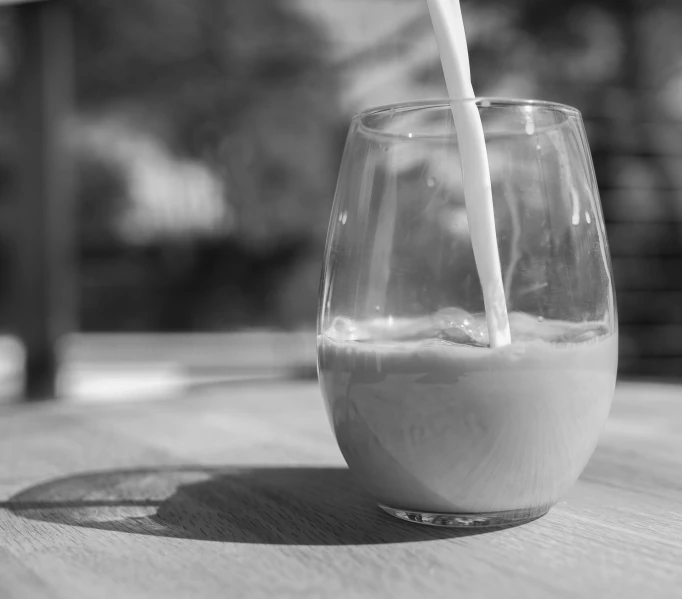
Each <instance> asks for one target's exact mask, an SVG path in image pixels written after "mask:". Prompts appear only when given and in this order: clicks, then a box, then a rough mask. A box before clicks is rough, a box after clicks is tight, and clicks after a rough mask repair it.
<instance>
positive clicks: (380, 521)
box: [0, 466, 492, 545]
mask: <svg viewBox="0 0 682 599" xmlns="http://www.w3.org/2000/svg"><path fill="white" fill-rule="evenodd" d="M0 507H4V508H6V509H9V510H11V511H12V512H14V513H15V514H17V515H19V516H22V517H24V518H29V519H33V520H41V521H45V522H53V523H58V524H67V525H71V526H82V527H88V528H95V529H100V530H110V531H118V532H122V533H132V534H143V535H153V536H161V537H172V538H184V539H197V540H204V541H223V542H233V543H266V544H275V545H368V544H382V543H402V542H415V541H427V540H435V539H445V538H453V537H462V536H467V535H472V534H481V533H485V532H492V529H485V530H480V529H479V530H457V529H439V528H434V527H429V526H422V525H416V524H409V523H405V522H401V521H400V520H397V519H395V518H392V517H391V516H388V515H386V514H384V513H383V512H382V511H381V510H379V508H378V507H377V506H376V504H375V503H374V502H373V501H372V500H371V499H370V498H369V497H367V496H366V495H365V493H364V491H363V490H362V489H361V488H359V486H358V485H357V484H356V483H355V481H354V480H353V478H352V477H351V475H350V472H349V470H348V469H346V468H316V467H291V468H289V467H272V468H269V467H255V468H252V467H249V468H238V467H235V468H232V467H231V468H216V469H211V468H202V467H198V466H197V467H194V466H185V467H177V468H153V469H152V468H150V469H137V470H114V471H109V472H93V473H86V474H81V475H76V476H71V477H67V478H60V479H56V480H52V481H48V482H46V483H43V484H40V485H37V486H33V487H30V488H28V489H26V490H24V491H22V492H20V493H18V494H16V495H15V496H13V497H12V498H11V499H10V500H9V501H7V502H6V503H4V504H0Z"/></svg>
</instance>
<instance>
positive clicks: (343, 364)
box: [318, 98, 618, 527]
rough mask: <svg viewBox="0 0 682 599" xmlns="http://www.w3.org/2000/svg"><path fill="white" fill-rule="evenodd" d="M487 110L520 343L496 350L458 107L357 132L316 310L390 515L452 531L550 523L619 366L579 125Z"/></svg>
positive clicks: (506, 282)
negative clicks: (465, 177) (467, 190)
mask: <svg viewBox="0 0 682 599" xmlns="http://www.w3.org/2000/svg"><path fill="white" fill-rule="evenodd" d="M463 101H464V102H475V103H476V106H477V107H478V110H479V112H480V115H481V120H482V123H483V128H484V133H485V140H486V149H487V153H488V159H489V164H490V176H491V183H492V192H493V207H494V215H495V226H496V237H497V246H498V249H499V257H500V264H501V270H502V279H503V286H504V291H505V298H506V304H507V309H508V312H509V320H510V326H511V335H512V343H511V344H510V345H507V346H503V347H498V348H491V347H490V346H489V342H488V330H487V326H486V322H485V314H484V304H483V294H482V286H481V281H480V279H479V276H478V271H477V268H476V261H475V258H474V253H473V249H472V244H471V231H470V230H469V225H468V220H467V211H466V208H465V203H464V191H463V184H462V170H461V160H460V158H461V157H460V150H459V146H458V139H457V132H456V128H455V126H454V123H453V119H452V113H451V106H450V102H451V101H448V100H445V101H433V102H412V103H406V104H396V105H392V106H386V107H380V108H375V109H371V110H367V111H365V112H362V113H360V114H358V115H357V116H355V117H354V118H353V120H352V123H351V126H350V132H349V135H348V139H347V143H346V147H345V152H344V155H343V160H342V164H341V168H340V174H339V180H338V187H337V191H336V195H335V199H334V205H333V209H332V214H331V222H330V226H329V233H328V238H327V246H326V253H325V262H324V269H323V274H322V283H321V290H320V301H319V315H318V371H319V378H320V384H321V387H322V391H323V395H324V398H325V402H326V406H327V412H328V415H329V419H330V421H331V425H332V427H333V429H334V432H335V435H336V439H337V442H338V444H339V447H340V449H341V451H342V453H343V455H344V457H345V459H346V461H347V463H348V465H349V467H350V469H351V471H352V472H353V474H354V475H355V476H356V477H357V479H358V480H359V481H360V482H361V484H362V485H363V486H364V487H365V489H366V490H367V491H368V492H369V493H370V494H371V495H372V496H373V497H374V498H375V499H376V500H377V502H378V504H379V505H380V507H382V508H383V509H384V510H385V511H387V512H389V513H390V514H393V515H395V516H397V517H399V518H403V519H406V520H410V521H415V522H421V523H426V524H432V525H442V526H465V527H468V526H498V525H504V524H509V523H515V522H523V521H528V520H531V519H534V518H537V517H539V516H541V515H542V514H544V513H545V512H547V510H549V509H550V507H551V506H552V505H553V504H555V503H556V501H557V500H558V499H559V498H560V497H561V496H562V495H563V494H564V493H565V492H566V491H567V490H568V489H569V488H570V487H571V486H572V485H573V484H574V483H575V481H576V480H577V478H578V476H579V475H580V473H581V472H582V470H583V469H584V467H585V465H586V463H587V461H588V460H589V458H590V456H591V454H592V452H593V451H594V448H595V446H596V444H597V441H598V437H599V434H600V432H601V429H602V427H603V425H604V422H605V420H606V418H607V416H608V412H609V409H610V405H611V400H612V397H613V391H614V386H615V379H616V367H617V341H618V338H617V333H618V325H617V315H616V303H615V294H614V289H613V278H612V272H611V264H610V257H609V250H608V245H607V240H606V234H605V229H604V221H603V216H602V210H601V206H600V200H599V195H598V190H597V185H596V181H595V176H594V169H593V166H592V160H591V156H590V152H589V148H588V143H587V140H586V136H585V131H584V127H583V123H582V118H581V116H580V113H579V112H578V111H577V110H575V109H574V108H571V107H568V106H564V105H560V104H555V103H549V102H538V101H526V100H511V99H494V98H483V99H476V100H473V99H472V100H463Z"/></svg>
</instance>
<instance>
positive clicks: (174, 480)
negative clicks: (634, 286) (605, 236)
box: [0, 383, 682, 598]
mask: <svg viewBox="0 0 682 599" xmlns="http://www.w3.org/2000/svg"><path fill="white" fill-rule="evenodd" d="M681 433H682V388H681V387H678V386H674V385H669V386H664V385H647V384H627V385H621V386H620V388H619V390H618V392H617V395H616V401H615V403H614V408H613V411H612V416H611V418H610V420H609V423H608V424H607V427H606V430H605V432H604V435H603V437H602V442H601V444H600V447H599V448H598V450H597V452H596V453H595V456H594V458H593V459H592V461H591V462H590V464H589V466H588V467H587V469H586V471H585V473H584V475H583V477H582V478H581V480H580V481H579V482H578V484H577V485H576V486H575V487H574V489H573V490H572V491H571V492H570V493H569V495H568V496H567V497H566V498H565V499H564V500H563V501H562V502H560V503H559V505H557V506H556V507H555V508H554V509H553V510H552V511H551V512H550V513H549V514H548V515H547V516H545V517H544V518H541V519H540V520H537V521H536V522H533V523H530V524H527V525H524V526H520V527H517V528H512V529H507V530H498V531H494V532H487V533H480V532H476V533H474V532H468V531H464V532H458V531H449V532H448V531H442V530H439V529H434V528H427V527H421V526H417V525H410V524H406V523H402V522H399V521H397V520H394V519H392V518H390V517H389V516H386V515H384V514H383V513H381V512H380V511H379V510H378V509H377V508H376V507H375V506H374V505H373V503H372V501H371V500H370V499H368V498H367V497H366V496H365V494H364V493H363V492H362V490H361V489H359V488H358V487H357V486H356V485H355V483H354V482H353V480H352V478H351V477H350V475H349V473H348V471H347V470H346V468H345V466H344V463H343V460H342V458H341V456H340V454H339V452H338V449H337V448H336V444H335V442H334V439H333V437H332V434H331V432H330V428H329V425H328V423H327V421H326V415H325V413H324V409H323V405H322V401H321V398H320V395H319V391H318V389H317V386H316V385H315V384H312V383H260V384H258V385H253V384H252V385H232V386H217V387H210V386H207V387H204V388H202V389H197V390H195V391H194V392H193V393H192V394H190V395H188V396H187V397H185V398H183V399H174V400H169V401H166V402H146V403H135V402H129V403H123V404H115V405H89V406H85V405H81V406H78V405H70V404H61V405H50V406H46V405H40V406H37V405H28V406H15V407H12V406H6V407H3V408H1V409H0V455H1V456H2V459H1V460H0V502H1V503H0V596H2V597H3V598H4V597H69V598H72V597H73V598H78V597H88V598H91V597H145V598H147V597H198V596H201V597H210V596H220V597H223V596H229V597H273V596H276V597H416V596H429V597H452V596H470V597H500V596H505V597H524V598H528V597H548V596H551V597H619V598H620V597H625V598H627V597H642V596H646V597H674V596H676V594H677V593H678V592H679V586H678V585H679V584H680V583H681V582H682V478H680V472H681V471H682V467H681V465H680V461H681V456H682V434H681Z"/></svg>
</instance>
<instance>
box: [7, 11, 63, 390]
mask: <svg viewBox="0 0 682 599" xmlns="http://www.w3.org/2000/svg"><path fill="white" fill-rule="evenodd" d="M15 9H16V12H17V16H18V22H19V32H20V43H21V63H20V72H19V79H20V82H19V93H20V109H19V114H20V121H19V122H20V130H19V140H20V142H21V145H22V148H21V150H22V154H21V163H20V170H21V175H20V197H19V198H18V207H17V208H18V209H17V216H18V221H17V228H16V231H15V232H14V235H15V236H16V242H15V248H16V268H17V271H16V274H17V276H16V279H15V293H16V295H15V298H16V302H17V303H16V308H15V315H16V316H15V325H16V331H17V333H18V335H19V336H20V338H21V340H22V341H23V343H24V346H25V349H26V397H27V398H28V399H46V398H51V397H54V395H55V391H56V389H55V383H56V375H57V369H58V356H57V342H58V340H59V339H60V337H61V336H62V335H64V334H65V333H67V332H69V331H72V330H73V328H74V325H75V301H74V300H75V270H76V262H75V256H74V247H73V246H74V239H75V236H74V220H75V219H74V214H73V197H72V191H71V169H70V164H69V162H70V161H69V153H68V152H67V151H66V148H65V145H64V141H65V139H64V131H65V122H66V119H67V117H68V116H69V114H70V108H71V93H72V52H71V50H72V49H71V42H72V37H71V31H70V21H69V13H68V7H67V6H66V4H65V3H63V2H60V1H59V0H42V1H37V2H29V3H25V4H19V5H17V6H16V7H15Z"/></svg>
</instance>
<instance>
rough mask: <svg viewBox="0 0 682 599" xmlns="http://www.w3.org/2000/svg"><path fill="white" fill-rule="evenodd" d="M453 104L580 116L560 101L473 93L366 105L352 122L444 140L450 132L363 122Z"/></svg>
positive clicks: (381, 133)
mask: <svg viewBox="0 0 682 599" xmlns="http://www.w3.org/2000/svg"><path fill="white" fill-rule="evenodd" d="M452 103H457V104H464V103H474V104H477V105H479V106H481V107H483V108H491V107H497V108H504V107H514V108H523V107H527V108H531V109H534V108H545V109H548V110H553V111H555V112H559V113H561V114H563V115H565V116H567V117H569V116H570V117H578V118H582V115H581V113H580V111H579V110H578V109H577V108H574V107H573V106H569V105H568V104H561V103H559V102H551V101H548V100H533V99H524V98H507V97H498V96H476V97H475V98H455V99H451V98H437V99H432V100H429V99H426V100H409V101H405V102H394V103H391V104H382V105H379V106H372V107H369V108H365V109H364V110H361V111H359V112H357V113H355V114H354V115H353V118H352V122H357V123H359V125H360V127H361V128H362V129H363V130H364V132H365V133H367V134H369V135H370V136H378V137H389V138H394V139H395V138H397V139H443V138H447V137H450V136H451V133H442V134H441V133H403V132H395V131H385V130H382V129H379V128H377V127H374V126H372V125H369V124H367V123H366V122H365V121H366V119H367V117H371V116H375V115H379V114H382V113H390V112H391V111H398V110H400V111H421V110H427V109H432V108H447V107H449V106H450V105H451V104H452Z"/></svg>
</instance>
